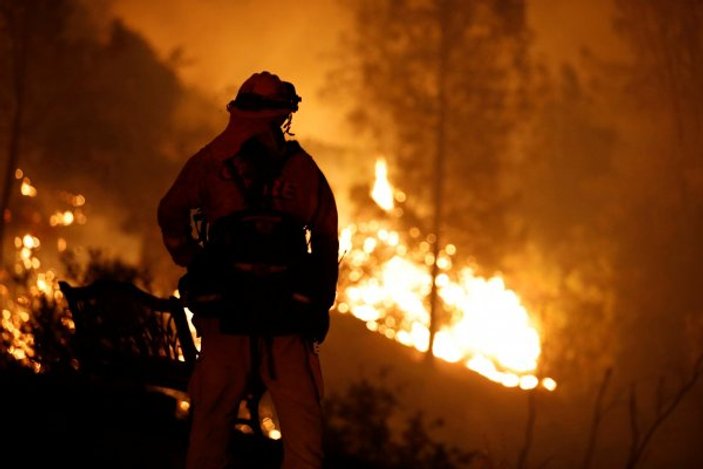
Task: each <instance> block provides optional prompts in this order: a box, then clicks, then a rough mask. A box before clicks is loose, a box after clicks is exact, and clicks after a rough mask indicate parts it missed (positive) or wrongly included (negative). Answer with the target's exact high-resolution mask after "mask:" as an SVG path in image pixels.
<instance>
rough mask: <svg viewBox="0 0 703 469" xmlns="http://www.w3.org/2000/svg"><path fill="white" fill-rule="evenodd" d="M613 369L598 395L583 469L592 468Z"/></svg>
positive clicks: (609, 371) (601, 384)
mask: <svg viewBox="0 0 703 469" xmlns="http://www.w3.org/2000/svg"><path fill="white" fill-rule="evenodd" d="M612 373H613V369H612V368H608V369H607V370H605V372H604V373H603V380H602V381H601V383H600V387H599V388H598V394H597V395H596V402H595V404H594V406H593V419H592V420H591V430H590V432H589V435H588V444H587V445H586V452H585V454H584V457H583V465H582V466H581V467H582V468H583V469H588V468H589V467H591V463H592V461H593V453H594V451H595V449H596V440H597V438H598V429H599V427H600V422H601V420H603V414H604V413H605V411H604V409H603V400H604V399H605V393H606V390H607V389H608V385H609V384H610V377H611V376H612Z"/></svg>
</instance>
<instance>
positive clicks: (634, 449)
mask: <svg viewBox="0 0 703 469" xmlns="http://www.w3.org/2000/svg"><path fill="white" fill-rule="evenodd" d="M701 374H703V354H702V355H700V356H699V357H698V359H697V360H696V363H695V364H694V366H693V371H692V372H691V376H690V377H689V379H688V380H687V381H686V382H684V383H683V385H682V386H681V387H680V388H679V390H678V391H677V392H676V394H675V395H674V397H673V398H672V399H671V400H670V401H669V403H668V404H666V405H664V406H663V407H662V409H661V410H658V411H657V414H656V416H655V418H654V421H653V422H652V424H651V425H650V426H649V428H647V430H646V431H645V432H644V435H643V437H642V439H641V440H640V439H639V435H638V434H637V432H636V430H637V428H636V426H635V427H633V430H634V431H633V435H632V436H633V440H632V446H631V448H630V456H629V457H628V460H627V464H626V466H625V467H626V468H627V469H632V468H634V467H636V466H637V464H638V463H639V461H640V460H641V458H642V455H643V454H644V451H645V449H646V448H647V445H648V444H649V442H650V441H651V439H652V437H653V436H654V433H655V432H656V431H657V430H658V429H659V427H660V426H661V425H662V424H663V423H664V421H665V420H666V419H667V418H669V416H670V415H671V413H672V412H673V411H674V410H675V409H676V408H677V407H678V406H679V404H680V403H681V401H683V399H684V397H686V395H687V394H688V393H689V392H690V391H691V390H692V389H693V388H694V386H695V385H696V383H697V382H698V380H699V379H700V377H701ZM630 397H631V399H630V403H631V406H630V421H631V423H632V422H633V421H635V420H636V415H634V414H635V413H636V411H637V409H636V407H633V406H632V404H633V402H634V386H633V391H632V394H631V396H630ZM635 423H636V421H635Z"/></svg>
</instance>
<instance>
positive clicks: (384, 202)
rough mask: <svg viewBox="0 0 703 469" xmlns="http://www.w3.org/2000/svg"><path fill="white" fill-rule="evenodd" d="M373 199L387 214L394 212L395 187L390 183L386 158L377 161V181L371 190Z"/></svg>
mask: <svg viewBox="0 0 703 469" xmlns="http://www.w3.org/2000/svg"><path fill="white" fill-rule="evenodd" d="M371 198H372V199H373V200H374V202H376V204H378V206H379V207H381V208H382V209H383V210H385V211H386V212H388V211H390V210H393V207H394V206H395V204H394V203H393V187H391V184H390V182H388V165H387V164H386V160H385V159H384V158H379V159H377V160H376V179H375V181H374V183H373V188H372V189H371Z"/></svg>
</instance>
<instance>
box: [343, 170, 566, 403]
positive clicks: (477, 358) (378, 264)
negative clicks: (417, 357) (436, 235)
mask: <svg viewBox="0 0 703 469" xmlns="http://www.w3.org/2000/svg"><path fill="white" fill-rule="evenodd" d="M376 187H379V189H378V190H376ZM372 194H376V196H374V200H375V201H376V202H377V203H379V202H378V200H381V201H382V202H381V203H379V206H381V208H383V209H384V210H389V209H390V208H392V205H389V204H388V203H387V202H388V200H389V194H390V200H391V202H392V194H393V187H392V186H391V185H390V183H389V182H388V180H387V169H386V167H385V162H384V161H383V160H379V161H378V162H377V164H376V183H375V184H374V191H373V192H372ZM383 194H385V196H384V195H383ZM382 203H383V204H385V205H382ZM408 234H409V235H410V237H411V238H418V240H419V236H420V231H419V229H417V228H414V229H412V230H410V231H409V232H408ZM404 238H405V234H404V233H401V232H398V231H395V230H392V229H389V228H387V227H385V226H383V224H382V223H381V222H377V221H374V222H370V223H362V224H359V225H351V226H348V227H346V228H345V229H344V230H342V232H341V236H340V251H341V252H344V253H345V254H347V259H348V261H347V262H348V266H349V276H348V280H349V282H350V285H349V286H348V287H346V289H345V290H344V291H343V292H342V294H341V295H340V299H339V302H338V304H337V310H338V311H339V312H340V313H343V314H344V313H351V314H352V315H353V316H354V317H356V318H357V319H359V320H362V321H364V322H365V323H366V326H367V328H368V329H370V330H372V331H374V332H378V333H380V334H383V335H384V336H385V337H387V338H388V339H392V340H395V341H397V342H400V343H402V344H403V345H406V346H408V347H413V348H415V349H417V350H419V351H423V352H424V351H427V349H428V347H429V340H430V333H429V322H430V315H429V310H428V307H427V297H428V295H429V293H430V289H431V285H432V281H433V279H432V276H431V275H430V273H429V269H428V268H427V267H428V266H430V265H432V264H434V256H433V255H432V252H431V241H433V240H432V239H428V240H424V241H420V242H419V243H418V247H417V248H416V249H411V247H410V246H409V245H408V244H407V243H406V241H405V239H404ZM455 254H456V247H455V246H454V245H452V244H448V245H446V246H444V247H443V249H442V250H441V251H440V253H439V258H438V259H437V265H438V267H439V270H440V274H439V275H438V276H437V278H436V279H435V282H436V285H437V287H438V294H439V299H440V300H441V302H442V306H443V309H444V310H445V312H447V313H449V316H450V317H451V319H450V320H449V321H448V323H447V324H444V325H442V326H441V327H440V328H439V330H438V332H437V334H436V336H435V340H434V344H433V348H432V353H433V355H434V356H436V357H437V358H440V359H442V360H445V361H448V362H452V363H462V364H464V366H466V367H467V368H469V369H470V370H472V371H475V372H477V373H479V374H481V375H482V376H484V377H486V378H488V379H490V380H492V381H495V382H497V383H500V384H502V385H503V386H507V387H519V388H521V389H534V388H536V387H538V386H541V387H542V388H544V389H547V390H549V391H553V390H554V389H555V388H556V381H554V380H553V379H551V378H546V377H545V378H541V379H540V378H538V377H537V375H536V372H537V368H538V360H539V356H540V353H541V346H540V337H539V334H538V332H537V329H536V328H535V326H534V324H533V323H532V321H531V318H530V315H529V313H528V311H527V310H526V309H525V307H524V306H523V305H522V304H521V301H520V298H519V296H518V295H517V294H516V293H515V292H514V291H512V290H510V289H508V288H506V286H505V283H504V281H503V279H502V278H501V277H500V276H497V275H496V276H494V277H492V278H489V279H486V278H483V277H480V276H477V275H476V274H475V273H474V270H473V269H471V268H470V267H468V266H464V267H460V268H455V266H454V262H453V260H452V256H454V255H455Z"/></svg>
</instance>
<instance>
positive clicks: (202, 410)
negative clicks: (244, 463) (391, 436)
mask: <svg viewBox="0 0 703 469" xmlns="http://www.w3.org/2000/svg"><path fill="white" fill-rule="evenodd" d="M198 329H199V332H200V334H201V337H202V342H201V352H200V356H199V358H198V362H197V363H196V365H195V369H194V371H193V375H192V377H191V380H190V383H189V394H190V398H191V409H192V412H193V413H192V417H193V418H192V426H191V431H190V438H189V444H188V452H187V457H186V467H187V468H188V469H210V468H212V469H223V468H230V467H233V466H231V459H230V457H229V455H228V451H227V446H228V440H229V436H230V432H231V431H232V427H233V421H234V419H235V418H236V416H237V413H238V410H239V403H240V401H241V400H242V399H243V398H244V397H245V395H246V391H247V385H248V380H249V378H250V376H251V373H252V372H254V373H259V376H260V377H261V379H262V381H263V383H264V385H265V386H266V388H267V390H268V392H269V394H270V396H271V400H272V401H273V404H274V406H275V408H276V412H277V415H278V419H279V422H280V426H281V433H282V437H283V465H282V469H320V468H321V467H322V409H321V405H320V400H321V398H322V393H323V386H322V373H321V368H320V361H319V357H318V355H317V353H315V351H314V350H313V347H312V344H310V343H309V342H308V341H306V340H305V339H304V338H303V337H302V336H299V335H287V336H278V337H273V338H272V339H267V340H268V344H266V343H265V340H264V339H251V338H250V337H248V336H242V335H228V334H222V333H220V331H219V320H218V319H214V318H207V319H202V320H200V322H199V324H198ZM250 340H258V341H259V342H260V343H259V344H258V345H255V346H258V351H259V354H260V360H256V363H257V364H258V370H252V369H251V366H252V359H251V358H252V357H251V345H252V344H250ZM269 354H270V355H271V356H269ZM271 364H273V367H274V369H275V372H274V370H272V369H271V368H272V367H271Z"/></svg>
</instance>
